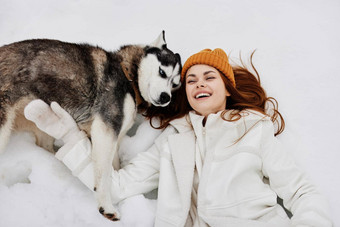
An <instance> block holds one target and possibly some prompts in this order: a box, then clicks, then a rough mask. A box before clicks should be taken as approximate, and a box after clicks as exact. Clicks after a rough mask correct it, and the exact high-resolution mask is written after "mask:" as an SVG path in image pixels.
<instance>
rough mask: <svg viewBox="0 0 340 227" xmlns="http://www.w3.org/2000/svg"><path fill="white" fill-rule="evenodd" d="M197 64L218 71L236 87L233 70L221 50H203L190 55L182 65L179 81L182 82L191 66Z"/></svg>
mask: <svg viewBox="0 0 340 227" xmlns="http://www.w3.org/2000/svg"><path fill="white" fill-rule="evenodd" d="M198 64H204V65H209V66H211V67H214V68H216V69H218V70H219V71H220V72H221V73H223V75H224V76H225V77H227V78H228V79H229V81H230V82H231V83H232V85H233V86H234V87H236V83H235V78H234V72H233V69H232V67H231V65H230V64H229V61H228V57H227V54H226V53H225V52H224V51H223V50H222V49H220V48H216V49H215V50H211V49H204V50H202V51H200V52H198V53H196V54H194V55H191V56H190V57H189V58H188V60H187V61H186V62H185V63H184V66H183V68H182V73H181V80H182V81H183V80H184V78H185V74H186V73H187V71H188V69H189V68H190V67H191V66H193V65H198Z"/></svg>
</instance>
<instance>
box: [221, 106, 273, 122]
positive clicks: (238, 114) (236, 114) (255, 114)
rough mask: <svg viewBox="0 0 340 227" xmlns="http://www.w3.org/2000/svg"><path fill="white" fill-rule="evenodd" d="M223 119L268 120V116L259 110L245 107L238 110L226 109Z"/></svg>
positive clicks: (242, 120)
mask: <svg viewBox="0 0 340 227" xmlns="http://www.w3.org/2000/svg"><path fill="white" fill-rule="evenodd" d="M224 117H225V119H227V120H229V121H236V122H238V121H241V122H244V121H262V120H263V121H268V120H269V121H270V117H269V116H268V115H266V114H263V113H261V112H259V111H256V110H252V109H245V110H242V111H239V110H228V111H227V112H226V113H225V114H224Z"/></svg>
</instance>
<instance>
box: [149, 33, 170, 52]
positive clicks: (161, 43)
mask: <svg viewBox="0 0 340 227" xmlns="http://www.w3.org/2000/svg"><path fill="white" fill-rule="evenodd" d="M150 46H153V47H158V48H159V49H162V48H166V42H165V31H164V30H163V31H162V32H161V34H159V36H158V37H157V39H156V40H155V41H153V42H152V43H151V44H150Z"/></svg>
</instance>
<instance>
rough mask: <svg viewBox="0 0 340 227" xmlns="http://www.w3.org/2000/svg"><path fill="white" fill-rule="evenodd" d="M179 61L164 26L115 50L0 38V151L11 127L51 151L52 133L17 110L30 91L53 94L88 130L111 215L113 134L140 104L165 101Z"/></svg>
mask: <svg viewBox="0 0 340 227" xmlns="http://www.w3.org/2000/svg"><path fill="white" fill-rule="evenodd" d="M181 68H182V66H181V60H180V56H179V54H174V53H173V52H172V51H171V50H169V49H168V48H167V45H166V42H165V38H164V31H163V32H162V33H161V34H160V35H159V37H158V38H157V39H156V40H155V41H154V42H153V43H152V44H150V45H126V46H122V47H121V48H120V49H119V50H117V51H116V52H108V51H105V50H103V49H101V48H99V47H95V46H91V45H88V44H72V43H66V42H61V41H57V40H47V39H36V40H26V41H21V42H16V43H12V44H9V45H5V46H2V47H0V152H1V151H3V150H4V149H5V147H6V145H7V142H8V140H9V137H10V135H11V131H12V130H20V131H22V130H25V131H27V130H28V131H32V132H33V133H34V134H35V137H36V143H37V144H38V145H39V146H41V147H44V148H45V149H47V150H49V151H53V143H54V139H53V138H52V137H50V136H48V135H47V134H45V133H43V132H41V131H40V130H39V129H38V128H37V127H36V126H35V125H34V124H33V123H32V122H29V121H28V120H26V119H25V117H24V115H23V110H24V107H25V106H26V105H27V104H28V103H29V102H30V101H32V100H34V99H42V100H44V101H45V102H47V103H51V102H52V101H56V102H58V103H59V104H60V105H61V106H62V107H63V108H64V109H65V110H66V111H68V112H69V113H70V114H71V115H72V117H73V118H74V119H75V120H76V122H77V124H78V126H79V128H80V129H82V130H84V131H85V132H86V133H87V134H88V136H89V137H91V141H92V159H93V161H94V176H95V188H94V191H95V194H96V199H97V202H98V208H99V211H100V212H101V213H102V214H103V215H104V216H105V217H107V218H109V219H111V220H117V219H118V218H119V214H118V212H117V210H116V209H115V208H114V206H113V205H112V202H111V197H110V179H109V174H110V171H111V166H112V163H114V166H115V168H116V169H117V168H119V167H118V166H119V160H118V154H117V147H118V144H119V141H120V139H121V138H122V137H123V136H124V135H125V133H126V132H127V131H128V129H129V128H130V127H131V126H132V124H133V122H134V118H135V116H136V113H137V111H138V110H140V109H141V108H140V107H142V106H144V107H145V106H146V107H148V106H150V105H154V106H159V107H163V106H166V105H168V104H169V102H170V100H171V92H172V91H173V90H174V89H176V88H178V87H179V86H180V71H181ZM114 160H115V161H114ZM117 160H118V162H117Z"/></svg>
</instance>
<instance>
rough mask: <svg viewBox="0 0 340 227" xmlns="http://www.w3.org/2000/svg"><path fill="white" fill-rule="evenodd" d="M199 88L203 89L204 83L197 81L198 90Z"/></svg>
mask: <svg viewBox="0 0 340 227" xmlns="http://www.w3.org/2000/svg"><path fill="white" fill-rule="evenodd" d="M199 87H205V82H204V81H199V82H198V83H197V88H199Z"/></svg>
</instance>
